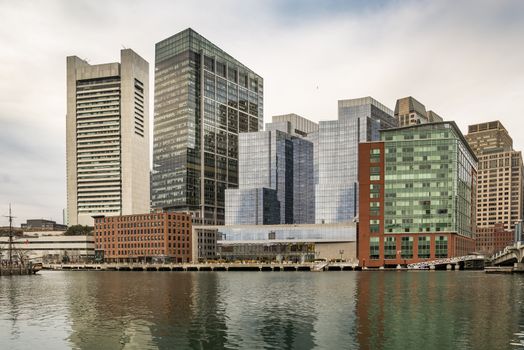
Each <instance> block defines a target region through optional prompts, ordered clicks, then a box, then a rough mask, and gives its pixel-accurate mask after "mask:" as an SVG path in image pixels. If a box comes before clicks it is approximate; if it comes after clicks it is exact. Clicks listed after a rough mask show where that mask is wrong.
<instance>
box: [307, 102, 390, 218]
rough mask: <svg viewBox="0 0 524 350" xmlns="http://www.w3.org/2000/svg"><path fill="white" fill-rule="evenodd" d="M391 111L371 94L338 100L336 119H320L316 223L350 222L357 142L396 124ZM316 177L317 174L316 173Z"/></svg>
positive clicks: (314, 137)
mask: <svg viewBox="0 0 524 350" xmlns="http://www.w3.org/2000/svg"><path fill="white" fill-rule="evenodd" d="M396 125H397V121H396V120H395V118H394V117H393V111H391V110H390V109H389V108H387V107H386V106H384V105H382V104H381V103H380V102H378V101H376V100H375V99H373V98H371V97H364V98H358V99H352V100H341V101H338V120H333V121H321V122H320V123H319V131H318V135H316V134H315V133H313V134H311V135H310V137H311V139H312V141H314V142H317V144H318V153H316V152H317V151H315V154H314V163H315V164H318V177H317V179H318V180H316V187H315V222H316V223H318V224H321V223H343V222H351V221H352V220H353V219H354V218H355V217H356V216H357V212H358V176H357V175H358V173H357V170H358V144H359V142H365V141H374V140H378V138H379V130H380V129H388V128H392V127H395V126H396ZM316 176H317V175H316Z"/></svg>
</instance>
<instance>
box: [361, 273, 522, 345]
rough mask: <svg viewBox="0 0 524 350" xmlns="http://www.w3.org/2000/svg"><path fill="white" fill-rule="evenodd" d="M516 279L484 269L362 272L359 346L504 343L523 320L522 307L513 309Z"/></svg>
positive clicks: (517, 290)
mask: <svg viewBox="0 0 524 350" xmlns="http://www.w3.org/2000/svg"><path fill="white" fill-rule="evenodd" d="M490 277H493V278H492V279H491V278H490ZM490 280H492V283H490ZM515 283H520V282H519V281H516V280H515V279H513V278H500V277H499V276H486V275H485V274H484V273H483V272H479V273H478V274H477V273H463V272H445V271H441V272H440V271H437V272H427V271H426V272H379V271H376V272H374V271H373V272H371V271H370V272H362V273H360V278H359V281H358V287H357V307H356V314H357V318H358V322H357V323H358V342H359V347H360V348H361V349H403V348H410V349H505V348H508V347H509V344H510V341H509V339H511V338H512V336H513V334H514V333H515V332H518V330H519V324H522V320H521V319H520V318H519V317H521V316H519V315H522V312H515V310H512V308H514V307H518V308H521V306H520V304H516V303H515V301H516V300H521V297H522V292H521V290H522V288H516V286H515V285H514V284H515ZM517 305H518V306H517ZM514 337H515V336H513V338H514Z"/></svg>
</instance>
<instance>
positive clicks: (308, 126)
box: [266, 113, 318, 137]
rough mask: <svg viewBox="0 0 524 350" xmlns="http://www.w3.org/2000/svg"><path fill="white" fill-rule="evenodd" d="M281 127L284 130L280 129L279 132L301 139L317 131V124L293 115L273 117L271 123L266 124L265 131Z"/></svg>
mask: <svg viewBox="0 0 524 350" xmlns="http://www.w3.org/2000/svg"><path fill="white" fill-rule="evenodd" d="M282 125H283V126H284V128H285V129H280V130H281V131H284V132H286V133H288V134H291V135H299V136H302V137H305V136H307V135H309V134H311V133H313V132H316V131H318V123H315V122H313V121H311V120H309V119H306V118H304V117H301V116H299V115H298V114H294V113H290V114H282V115H274V116H273V117H272V122H271V123H268V124H266V130H271V128H272V127H277V126H282ZM268 128H269V129H268Z"/></svg>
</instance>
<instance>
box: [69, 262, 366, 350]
mask: <svg viewBox="0 0 524 350" xmlns="http://www.w3.org/2000/svg"><path fill="white" fill-rule="evenodd" d="M345 275H346V277H347V278H344V279H340V274H333V273H329V274H328V273H326V274H318V275H316V276H313V275H312V274H311V273H300V272H298V273H287V272H286V273H284V272H282V273H267V274H266V273H250V272H247V273H246V272H238V273H236V272H235V273H234V272H224V273H202V272H201V273H184V272H173V273H170V272H162V273H152V272H149V273H134V272H133V273H124V272H121V273H115V272H96V273H71V274H70V275H69V276H68V278H70V279H71V282H70V284H71V286H74V288H71V289H69V290H68V295H69V306H68V307H69V310H70V324H71V328H72V334H71V336H70V337H69V340H70V342H71V343H72V345H73V347H77V348H82V349H127V348H137V347H138V348H177V349H178V348H193V349H195V348H197V349H200V348H216V349H221V348H260V347H269V348H295V349H311V348H314V347H318V346H328V347H329V346H330V345H331V346H335V345H336V346H339V345H340V344H344V346H346V345H347V346H348V347H352V346H353V347H354V345H355V344H356V343H355V340H356V326H355V317H354V315H355V302H354V299H355V292H356V274H345ZM312 277H313V278H312Z"/></svg>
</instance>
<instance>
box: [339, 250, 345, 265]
mask: <svg viewBox="0 0 524 350" xmlns="http://www.w3.org/2000/svg"><path fill="white" fill-rule="evenodd" d="M338 253H339V254H340V261H341V262H342V254H344V249H340V250H339V251H338Z"/></svg>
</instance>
